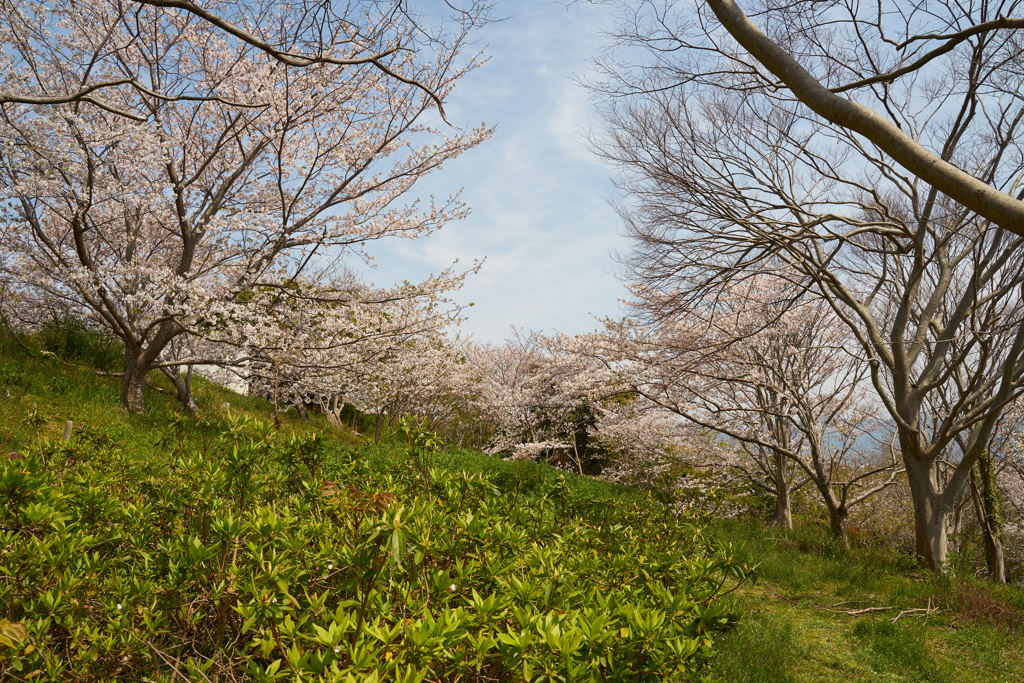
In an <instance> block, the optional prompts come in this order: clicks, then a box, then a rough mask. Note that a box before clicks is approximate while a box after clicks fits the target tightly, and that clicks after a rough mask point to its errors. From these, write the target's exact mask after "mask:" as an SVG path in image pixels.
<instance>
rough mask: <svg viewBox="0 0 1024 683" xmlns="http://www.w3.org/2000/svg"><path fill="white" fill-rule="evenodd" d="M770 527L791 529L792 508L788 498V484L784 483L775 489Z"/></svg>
mask: <svg viewBox="0 0 1024 683" xmlns="http://www.w3.org/2000/svg"><path fill="white" fill-rule="evenodd" d="M772 526H774V527H779V528H782V529H792V528H793V507H792V503H791V499H790V496H789V484H788V483H786V482H783V484H782V485H781V486H776V487H775V514H774V515H772Z"/></svg>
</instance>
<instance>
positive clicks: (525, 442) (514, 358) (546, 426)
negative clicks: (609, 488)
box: [467, 330, 621, 472]
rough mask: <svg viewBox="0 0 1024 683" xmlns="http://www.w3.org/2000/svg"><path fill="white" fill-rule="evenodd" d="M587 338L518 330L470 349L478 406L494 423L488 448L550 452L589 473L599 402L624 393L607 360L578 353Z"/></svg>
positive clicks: (516, 453) (528, 455) (523, 454)
mask: <svg viewBox="0 0 1024 683" xmlns="http://www.w3.org/2000/svg"><path fill="white" fill-rule="evenodd" d="M588 343H589V342H588V341H587V340H586V338H585V337H580V338H573V337H569V336H564V335H560V336H556V337H550V338H549V337H544V336H543V335H541V334H540V333H537V332H522V331H519V330H513V335H512V337H511V338H510V339H508V340H507V341H506V343H505V344H504V345H503V346H500V347H495V346H477V347H475V348H472V349H470V350H469V351H468V353H467V356H468V358H469V362H470V364H471V365H472V366H473V367H474V368H475V370H476V372H477V374H478V377H479V385H478V389H477V391H476V395H477V403H478V406H479V410H480V412H481V414H482V415H483V416H484V419H486V420H487V421H489V422H490V423H491V424H492V426H493V433H492V436H491V440H490V443H489V444H488V452H490V453H495V454H496V453H504V454H507V455H510V456H511V457H513V458H516V459H534V458H537V457H540V456H549V457H551V458H552V459H553V460H555V461H556V462H561V463H566V462H569V463H571V465H572V467H573V468H574V469H576V470H577V471H579V472H583V471H584V456H585V455H586V453H585V451H586V439H587V433H588V429H589V427H590V421H591V420H592V418H593V406H594V404H595V403H596V402H598V401H600V400H601V399H602V398H605V397H608V396H612V395H615V394H616V393H617V392H619V391H621V386H620V385H619V384H616V383H615V382H614V381H612V380H613V378H612V376H611V375H609V374H608V373H607V372H606V371H605V370H604V368H603V366H602V364H600V363H597V362H594V361H593V359H590V358H587V357H585V356H583V355H580V354H578V353H576V352H575V349H576V348H577V347H578V346H580V345H587V344H588Z"/></svg>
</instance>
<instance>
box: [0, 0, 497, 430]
mask: <svg viewBox="0 0 1024 683" xmlns="http://www.w3.org/2000/svg"><path fill="white" fill-rule="evenodd" d="M9 5H10V4H5V8H8V9H9V8H10V7H9ZM156 5H161V6H156ZM316 6H317V7H320V5H316ZM217 7H218V8H219V9H220V10H221V12H220V14H219V15H218V16H221V17H222V18H223V17H228V18H229V23H230V25H232V26H235V27H238V26H246V27H248V28H247V29H246V31H247V36H248V38H251V37H253V36H256V37H257V38H258V41H256V42H255V43H254V41H252V40H249V39H248V38H247V37H246V36H242V37H239V36H238V35H236V34H235V33H233V32H232V31H230V30H226V29H225V30H222V31H219V32H217V31H214V32H211V31H210V30H209V25H210V22H209V19H208V18H204V17H202V16H200V14H201V13H198V12H197V11H196V8H197V6H194V5H193V4H192V3H188V2H184V3H181V2H166V3H156V2H153V3H142V4H141V5H139V4H125V3H122V2H118V1H117V0H94V1H92V2H85V3H81V2H60V3H55V4H54V6H53V7H52V8H51V10H52V11H51V12H50V13H48V14H47V13H46V12H42V11H40V12H34V11H31V10H32V9H33V7H30V6H28V5H17V6H15V7H14V9H13V10H12V11H14V12H15V13H16V14H17V21H18V24H17V28H15V25H14V24H9V25H7V26H6V27H5V28H4V29H2V30H0V41H2V42H3V43H4V46H5V48H4V54H5V55H7V57H6V59H7V61H6V63H5V64H4V65H3V66H4V72H5V79H6V80H5V84H6V85H5V90H6V89H11V88H12V87H13V86H18V87H19V88H21V91H25V90H32V91H35V92H41V93H50V94H53V93H57V94H67V93H69V92H77V91H76V90H75V89H76V88H79V89H80V88H88V87H91V85H90V84H95V83H104V82H108V81H115V80H118V79H121V80H124V81H126V82H125V83H124V84H123V86H124V87H109V88H104V89H103V92H102V101H101V100H99V99H96V100H95V102H88V101H85V100H83V99H82V98H77V99H76V98H72V99H71V100H70V101H68V102H45V103H24V102H17V101H11V100H10V99H8V101H6V102H4V103H3V104H0V107H2V118H0V183H2V186H3V188H4V204H3V206H4V213H3V224H4V239H5V242H4V245H5V248H6V249H8V250H9V252H10V254H11V257H10V258H9V259H8V260H7V262H6V263H5V264H4V269H5V270H4V273H3V276H4V277H5V279H7V281H8V282H18V283H21V284H22V286H24V287H25V288H26V290H27V291H30V292H31V293H32V294H33V295H34V296H35V297H36V298H37V299H39V300H45V301H48V302H52V304H53V305H61V306H64V307H66V308H68V309H75V310H85V311H88V312H89V314H90V315H91V317H92V319H93V320H94V321H96V323H97V324H100V325H103V326H104V327H105V328H107V329H109V330H110V331H111V333H113V334H115V335H117V336H118V337H120V338H121V339H122V340H123V342H124V345H125V368H124V374H123V381H122V390H121V393H122V400H123V402H124V404H125V406H126V407H127V408H128V409H129V410H132V411H139V410H142V408H143V389H144V386H145V377H146V374H147V372H148V371H149V370H150V369H152V368H154V367H162V366H168V365H169V364H171V363H172V362H173V360H174V359H171V358H169V357H166V354H165V352H166V350H167V349H168V345H169V344H170V343H171V341H172V340H174V339H175V338H177V337H179V336H180V335H183V334H186V333H187V331H189V330H200V331H202V332H203V334H204V335H206V336H209V337H213V336H216V335H213V334H212V333H210V330H211V329H212V328H215V327H217V326H218V325H220V326H226V327H224V328H223V329H222V330H221V336H222V337H225V336H229V337H230V336H233V337H235V338H238V337H240V336H241V335H242V334H249V333H250V332H252V331H253V330H252V328H251V327H250V328H246V329H245V330H244V331H243V330H242V329H235V330H231V329H230V325H231V324H232V323H233V322H234V321H239V320H248V317H247V315H248V312H251V311H252V310H254V307H253V306H252V302H251V297H253V296H258V297H260V298H261V299H262V300H263V301H262V303H261V305H264V304H265V305H269V306H271V308H274V307H279V308H280V309H282V311H289V312H290V310H291V309H293V308H295V307H301V306H305V305H307V304H310V303H311V298H310V297H309V292H312V291H317V292H328V293H329V294H328V295H327V296H326V297H325V303H326V304H327V305H332V306H333V305H339V302H338V297H337V293H338V292H340V291H343V290H344V289H345V288H344V284H345V283H344V282H340V283H335V281H336V280H339V278H340V279H341V280H344V277H343V276H342V275H341V273H340V271H339V268H341V267H342V265H343V264H344V262H345V259H346V258H351V257H353V256H355V257H359V256H363V255H364V254H365V251H364V247H365V245H366V244H367V243H368V242H372V241H374V240H378V239H381V238H385V237H389V236H397V237H406V238H415V237H420V236H423V235H425V234H428V233H430V232H432V231H433V230H436V229H437V228H439V227H441V226H442V225H444V223H446V222H447V221H449V220H452V219H457V218H460V217H462V216H464V215H465V213H466V209H465V207H464V206H463V205H462V204H461V203H460V202H459V201H458V199H457V198H455V197H452V198H449V199H447V200H444V201H441V202H439V203H431V204H428V205H426V206H420V205H419V204H417V203H416V202H409V201H407V200H405V197H407V196H408V193H409V191H410V190H411V189H412V187H413V186H414V185H415V183H416V182H417V180H418V179H419V178H421V177H422V176H423V175H424V174H426V173H429V172H431V171H433V170H436V169H438V168H439V167H441V166H442V165H443V164H444V163H445V162H447V161H449V160H451V159H453V158H454V157H456V156H458V155H459V154H461V153H462V152H463V151H465V150H467V149H469V148H471V147H473V146H474V145H476V144H478V143H479V142H481V141H482V140H483V139H485V138H486V137H487V136H488V135H489V131H488V130H487V129H486V128H483V127H481V128H477V129H475V130H471V131H468V132H462V133H459V132H456V133H454V134H452V133H446V132H444V131H442V130H440V129H438V128H437V126H436V125H435V123H434V122H433V121H434V119H435V118H436V103H437V101H438V98H444V97H446V96H447V95H448V93H449V92H450V91H451V89H452V88H453V87H454V85H455V84H456V82H457V81H458V80H459V78H461V77H462V75H464V74H465V73H466V71H467V70H468V69H471V68H474V67H475V66H476V61H475V60H474V58H473V57H463V56H462V49H463V47H464V43H465V41H466V38H467V36H468V32H469V31H470V29H472V28H473V26H474V24H475V23H476V22H477V21H478V19H479V15H478V14H476V13H473V12H454V17H453V21H450V22H444V28H442V29H438V31H437V32H435V33H434V34H432V35H428V34H427V33H425V30H424V28H423V27H424V26H426V25H428V24H426V23H424V22H420V21H417V20H415V18H413V17H410V16H408V15H406V14H403V13H401V12H394V11H389V9H393V8H389V6H388V5H387V4H386V3H374V2H367V3H355V4H352V5H349V6H347V8H346V9H345V11H344V13H340V14H339V13H338V12H341V10H338V9H337V8H336V7H335V6H334V5H331V7H332V8H334V9H332V12H333V14H331V15H330V17H329V19H328V18H325V17H327V15H325V14H323V13H322V12H317V11H310V12H300V11H293V10H295V9H296V8H295V6H294V5H293V4H277V3H260V4H250V3H225V4H224V5H218V6H217ZM221 28H222V29H223V28H224V27H223V26H222V27H221ZM26 36H30V38H26ZM268 47H269V48H272V49H268ZM295 55H315V56H317V57H318V58H317V59H314V60H307V59H299V58H298V57H295ZM368 55H370V56H372V59H369V60H368V58H367V56H368ZM296 59H298V62H299V63H293V62H294V61H295V60H296ZM99 105H103V106H99ZM298 282H305V283H306V284H303V285H302V286H301V287H299V293H297V292H296V291H295V290H294V288H293V287H292V285H293V284H294V283H298ZM335 284H338V286H334V285H335ZM271 292H272V293H273V295H272V296H271V295H270V293H271ZM331 292H333V293H331ZM314 308H315V307H314ZM281 315H283V316H284V317H287V314H286V313H284V312H282V313H281ZM266 325H267V326H268V328H274V327H275V326H277V323H275V322H273V319H272V318H268V320H267V322H266ZM341 336H342V335H335V337H336V338H341Z"/></svg>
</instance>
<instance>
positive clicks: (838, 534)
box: [828, 507, 850, 550]
mask: <svg viewBox="0 0 1024 683" xmlns="http://www.w3.org/2000/svg"><path fill="white" fill-rule="evenodd" d="M849 519H850V511H849V510H847V509H846V508H844V507H829V509H828V526H829V528H830V529H831V530H832V537H833V538H834V539H836V540H837V541H839V542H840V543H842V544H843V547H844V548H846V549H847V550H849V549H850V533H849Z"/></svg>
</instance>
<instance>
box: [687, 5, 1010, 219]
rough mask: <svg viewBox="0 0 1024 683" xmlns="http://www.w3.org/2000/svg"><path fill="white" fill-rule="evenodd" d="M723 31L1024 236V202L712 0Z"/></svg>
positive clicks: (900, 159)
mask: <svg viewBox="0 0 1024 683" xmlns="http://www.w3.org/2000/svg"><path fill="white" fill-rule="evenodd" d="M707 1H708V5H709V6H710V7H711V10H712V11H713V12H714V13H715V16H716V17H718V20H719V21H720V22H722V26H724V27H725V29H726V30H727V31H728V32H729V33H730V34H731V35H732V36H733V38H735V39H736V41H737V42H738V43H739V44H740V45H742V46H743V47H744V48H745V49H746V50H747V51H748V52H749V53H750V54H751V55H752V56H753V57H754V58H755V59H757V60H758V61H759V62H760V63H761V64H762V65H763V66H764V67H765V68H766V69H768V70H769V71H771V72H772V73H773V74H774V75H775V76H776V77H777V78H778V79H779V80H780V81H782V82H783V83H784V84H785V85H786V86H787V87H788V88H789V89H790V90H791V91H792V93H793V94H794V95H795V96H796V97H797V99H799V100H800V101H801V102H803V103H804V104H805V105H807V106H808V107H810V109H811V110H813V111H814V112H815V113H816V114H818V115H819V116H821V117H822V118H824V119H826V120H828V121H830V122H832V123H834V124H836V125H838V126H842V127H844V128H848V129H849V130H852V131H854V132H856V133H859V134H860V135H863V136H864V137H866V138H867V139H868V140H870V141H871V142H872V143H874V144H875V145H877V146H878V147H879V148H881V149H882V150H884V151H885V152H886V153H887V154H889V155H890V156H891V157H892V158H893V159H894V160H895V161H896V162H897V163H899V164H900V165H901V166H903V167H904V168H906V169H907V170H908V171H910V172H911V173H913V174H914V175H916V176H917V177H919V178H921V179H922V180H924V181H925V182H926V183H928V184H929V185H932V186H933V187H935V188H937V189H938V190H939V191H941V192H943V193H944V194H946V195H948V196H949V197H952V198H953V199H955V200H956V201H957V202H959V203H960V204H962V205H963V206H965V207H967V208H969V209H971V210H972V211H974V212H975V213H977V214H978V215H980V216H983V217H985V218H987V219H988V220H990V221H992V222H993V223H996V224H997V225H1000V226H1002V227H1003V228H1005V229H1007V230H1009V231H1011V232H1013V233H1015V234H1017V235H1021V236H1024V202H1022V201H1021V200H1019V199H1016V198H1014V197H1012V196H1011V195H1008V194H1006V193H1004V192H1000V191H999V190H997V189H995V188H994V187H992V186H991V185H988V184H987V183H984V182H982V181H981V180H979V179H978V178H976V177H974V176H973V175H971V174H970V173H967V172H965V171H963V170H962V169H960V168H957V167H956V166H954V165H953V164H951V163H949V162H947V161H944V160H942V159H941V158H940V157H939V156H938V155H936V154H935V153H933V152H931V151H930V150H928V149H926V148H925V147H923V146H922V145H920V144H919V143H918V142H916V141H915V140H913V139H911V138H910V137H909V136H908V135H906V133H904V132H903V131H901V130H900V129H899V128H898V127H897V126H896V125H895V124H893V123H892V122H890V121H888V120H886V119H885V118H883V117H882V116H880V115H879V114H878V113H876V112H875V111H873V110H871V109H869V108H868V107H865V106H863V105H860V104H857V103H856V102H852V101H850V100H848V99H845V98H843V97H840V96H838V95H836V94H835V93H833V92H831V91H830V90H829V89H828V88H826V87H825V86H823V85H822V84H821V83H819V82H818V80H817V79H815V78H814V77H813V76H812V75H811V74H810V73H808V72H807V70H806V69H804V68H803V67H802V66H800V64H799V63H798V62H797V61H796V60H795V59H794V58H793V57H792V55H790V54H789V53H788V52H786V51H785V50H784V49H782V48H781V47H780V46H779V45H777V44H776V43H775V42H773V41H772V40H771V39H769V38H768V36H766V35H765V34H764V33H763V32H762V31H761V30H760V29H759V28H758V27H757V26H756V25H755V24H754V23H753V22H752V21H750V19H749V18H748V17H747V16H746V14H744V13H743V10H741V9H740V8H739V7H738V6H737V5H736V3H735V2H733V0H707Z"/></svg>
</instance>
